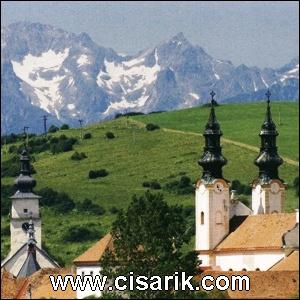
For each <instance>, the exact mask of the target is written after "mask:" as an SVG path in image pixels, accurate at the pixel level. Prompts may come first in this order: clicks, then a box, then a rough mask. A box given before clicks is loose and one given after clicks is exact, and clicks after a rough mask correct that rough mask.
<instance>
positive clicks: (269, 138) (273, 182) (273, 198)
mask: <svg viewBox="0 0 300 300" xmlns="http://www.w3.org/2000/svg"><path fill="white" fill-rule="evenodd" d="M266 96H267V111H266V116H265V120H264V123H263V125H262V127H261V131H260V134H259V136H260V138H261V147H260V153H259V155H258V156H257V158H256V159H255V161H254V164H255V165H256V166H258V168H259V175H258V179H256V180H254V181H253V183H252V210H253V214H255V215H256V214H269V213H275V212H278V213H280V212H283V202H284V191H285V184H284V183H283V181H282V180H281V179H280V178H279V176H278V168H279V166H280V165H281V164H282V163H283V160H282V158H281V157H280V156H279V155H278V153H277V146H276V137H277V136H278V132H277V130H276V125H275V123H274V122H273V120H272V115H271V108H270V96H271V93H270V91H269V90H268V91H267V93H266Z"/></svg>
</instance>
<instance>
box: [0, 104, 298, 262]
mask: <svg viewBox="0 0 300 300" xmlns="http://www.w3.org/2000/svg"><path fill="white" fill-rule="evenodd" d="M272 106H273V111H276V109H277V107H278V108H279V107H280V112H281V119H282V125H281V126H278V130H279V132H280V138H279V153H280V154H282V155H284V156H287V157H289V158H291V159H293V160H296V159H297V158H298V127H297V124H298V106H297V105H296V104H294V103H286V104H277V103H276V104H273V105H272ZM264 110H265V105H264V104H262V103H260V104H249V105H244V104H243V105H226V106H225V105H224V106H220V107H217V116H218V119H219V121H220V123H221V126H222V129H223V133H224V138H228V139H232V140H235V141H238V142H243V143H247V144H250V145H254V146H258V145H259V139H258V137H257V134H258V132H259V129H260V126H261V123H262V120H263V116H264ZM207 117H208V108H194V109H188V110H182V111H175V112H169V113H160V114H151V115H147V116H137V117H134V118H129V119H127V118H120V119H116V120H113V121H108V122H103V123H101V124H97V125H93V126H89V127H86V128H84V132H85V133H86V132H90V133H91V134H92V138H91V139H87V140H79V141H78V143H76V144H75V145H74V150H76V151H78V152H84V153H85V154H86V155H87V158H86V159H84V160H81V161H74V160H71V159H70V157H71V155H72V154H73V153H74V151H69V152H64V153H60V154H56V155H53V154H51V153H50V152H49V151H46V152H42V153H40V154H34V157H35V160H36V161H35V162H34V164H33V165H34V168H35V169H36V171H37V173H36V174H34V177H35V178H36V180H37V186H36V188H35V190H36V191H38V190H39V189H41V188H44V187H51V188H52V189H54V190H56V191H60V192H66V193H67V194H68V195H69V196H70V197H71V198H72V199H74V201H75V202H76V203H78V202H82V201H83V200H84V199H85V198H88V199H90V200H92V201H93V202H94V203H97V204H99V205H101V206H102V207H103V208H105V210H106V212H105V214H104V215H95V214H91V213H88V212H85V211H81V210H78V209H77V208H75V209H74V210H73V211H72V212H70V213H67V214H59V213H57V212H55V211H54V210H53V209H52V208H49V207H43V208H41V214H42V221H43V241H44V243H45V245H44V247H45V248H46V249H47V251H49V253H50V254H51V255H53V256H54V257H56V258H58V259H59V261H63V262H65V263H67V264H69V263H70V262H71V261H72V260H73V259H74V258H75V257H76V256H78V255H79V254H81V253H82V252H83V251H84V250H85V249H86V248H87V247H89V246H90V245H91V244H92V243H94V242H95V240H96V239H92V240H90V241H88V242H83V243H80V242H79V243H75V242H72V243H71V242H64V241H63V239H62V237H63V235H64V233H65V232H66V231H67V230H68V228H69V227H70V226H73V225H77V226H78V225H83V226H85V227H87V228H96V229H97V230H100V231H101V232H102V234H104V233H105V232H106V231H108V230H109V228H110V225H111V223H112V221H113V220H114V218H115V214H113V213H112V212H111V211H110V210H111V208H112V207H116V208H126V207H127V205H128V204H129V202H130V201H131V197H132V195H133V194H142V193H144V192H145V191H146V190H147V188H145V187H143V183H144V182H146V181H153V180H156V181H157V182H159V183H160V185H161V186H162V187H164V186H165V185H166V184H167V183H170V182H171V181H174V180H176V179H177V180H179V179H180V177H181V176H182V175H186V176H188V177H190V178H191V179H192V181H193V182H195V181H196V180H197V179H198V178H199V177H200V175H201V169H200V168H199V166H198V165H197V160H198V159H199V156H200V154H201V153H202V150H203V146H204V144H203V138H202V137H201V136H200V135H195V134H192V133H190V132H194V133H202V132H203V128H204V124H205V122H206V121H207ZM274 119H275V121H276V122H277V120H276V116H275V117H274ZM148 122H153V123H156V124H159V125H160V126H161V127H167V128H171V129H176V130H180V131H189V132H187V133H184V132H175V131H167V130H163V129H162V128H161V129H160V130H155V131H147V130H146V129H145V124H146V123H148ZM277 123H278V122H277ZM107 131H111V132H113V133H114V135H115V136H116V137H115V138H114V139H107V138H106V137H105V133H106V132H107ZM61 134H65V135H66V136H68V137H69V136H74V137H77V138H78V137H79V136H80V130H79V129H69V130H64V131H59V132H56V133H55V134H53V135H54V136H60V135H61ZM4 150H5V149H3V148H2V159H1V162H5V161H7V160H8V159H9V158H10V157H11V154H6V153H5V151H4ZM223 153H224V156H225V157H226V158H227V159H228V165H227V166H225V167H224V176H225V178H227V179H228V180H231V181H232V180H234V179H238V180H240V181H241V182H242V183H243V184H249V183H250V182H251V181H252V180H253V179H254V178H255V177H256V176H257V173H258V172H257V168H256V167H255V166H254V165H253V160H254V158H255V157H256V155H257V153H256V152H255V151H253V150H251V149H248V148H247V147H241V146H238V145H235V144H232V143H230V142H226V143H224V144H223ZM98 169H106V170H107V171H108V173H109V174H108V176H106V177H101V178H97V179H89V178H88V173H89V171H90V170H98ZM280 176H281V178H283V179H284V180H285V181H286V182H287V183H288V184H289V186H290V187H289V188H288V190H287V193H286V202H285V209H286V211H291V210H293V209H294V208H295V207H296V202H297V198H296V196H295V190H294V189H293V188H292V187H291V186H292V183H293V180H294V178H295V177H296V176H298V167H297V166H295V165H293V164H289V163H285V164H284V165H283V166H281V168H280ZM13 179H14V178H12V177H4V178H2V184H3V185H10V184H12V182H13ZM155 192H162V193H163V194H164V197H165V199H166V200H167V201H168V202H169V203H172V204H175V203H177V204H182V205H184V206H194V195H193V193H191V194H185V195H178V194H175V193H172V192H169V191H166V190H165V189H161V190H157V191H155ZM244 197H245V196H244ZM249 197H250V196H248V198H249ZM1 224H2V228H7V227H8V224H9V219H8V217H6V216H2V217H1ZM99 235H100V234H99ZM1 240H2V243H1V255H2V257H4V256H5V255H6V254H7V252H8V250H9V235H8V233H7V231H6V232H3V231H1ZM189 247H190V249H192V247H193V244H192V243H191V245H190V246H189Z"/></svg>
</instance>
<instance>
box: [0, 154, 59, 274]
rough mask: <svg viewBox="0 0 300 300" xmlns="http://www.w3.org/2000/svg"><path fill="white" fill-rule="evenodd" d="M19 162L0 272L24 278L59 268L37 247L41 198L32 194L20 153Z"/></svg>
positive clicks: (27, 167)
mask: <svg viewBox="0 0 300 300" xmlns="http://www.w3.org/2000/svg"><path fill="white" fill-rule="evenodd" d="M20 162H21V171H20V175H19V177H18V178H17V179H16V180H15V186H16V188H17V192H16V193H15V194H14V195H13V196H12V197H10V198H11V200H12V205H11V212H10V252H9V254H8V256H7V257H6V258H5V259H4V260H3V261H1V270H2V269H5V270H6V271H8V272H9V273H11V274H13V275H14V276H16V277H28V276H30V275H31V274H33V273H34V272H36V271H38V270H39V269H41V268H58V267H59V265H58V264H57V262H56V261H54V260H53V259H52V258H51V257H50V256H49V255H48V254H47V253H46V252H45V250H43V249H42V247H41V246H42V245H41V244H42V241H41V231H42V228H41V218H40V212H39V199H40V198H41V197H39V196H37V195H35V194H34V193H33V192H32V189H33V188H34V187H35V185H36V181H35V179H34V178H32V177H31V174H30V161H29V157H28V155H27V151H26V150H23V152H22V154H21V157H20Z"/></svg>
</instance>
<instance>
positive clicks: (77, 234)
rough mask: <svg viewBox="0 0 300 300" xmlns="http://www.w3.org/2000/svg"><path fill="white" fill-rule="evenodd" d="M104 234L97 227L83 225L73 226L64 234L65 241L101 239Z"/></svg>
mask: <svg viewBox="0 0 300 300" xmlns="http://www.w3.org/2000/svg"><path fill="white" fill-rule="evenodd" d="M101 236H103V234H102V233H101V232H99V231H97V230H95V229H90V228H86V227H83V226H82V225H81V226H71V227H69V228H68V230H67V232H65V233H64V234H63V237H62V239H63V241H64V242H82V241H89V240H95V239H99V238H100V237H101Z"/></svg>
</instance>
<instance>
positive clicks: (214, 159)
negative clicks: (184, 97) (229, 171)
mask: <svg viewBox="0 0 300 300" xmlns="http://www.w3.org/2000/svg"><path fill="white" fill-rule="evenodd" d="M210 95H211V108H210V115H209V119H208V122H207V124H206V126H205V130H204V134H203V135H204V137H205V147H204V153H203V154H202V156H201V158H200V159H199V161H198V164H199V165H200V166H201V167H202V168H203V175H202V180H204V181H205V182H207V183H209V182H212V181H213V180H214V179H217V178H223V175H222V167H223V166H225V165H226V164H227V159H226V158H225V157H224V156H223V155H222V148H221V145H220V138H221V136H222V135H223V133H222V131H221V129H220V124H219V123H218V121H217V117H216V114H215V108H214V103H215V99H214V96H215V93H214V91H212V92H211V93H210ZM223 179H224V178H223Z"/></svg>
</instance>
